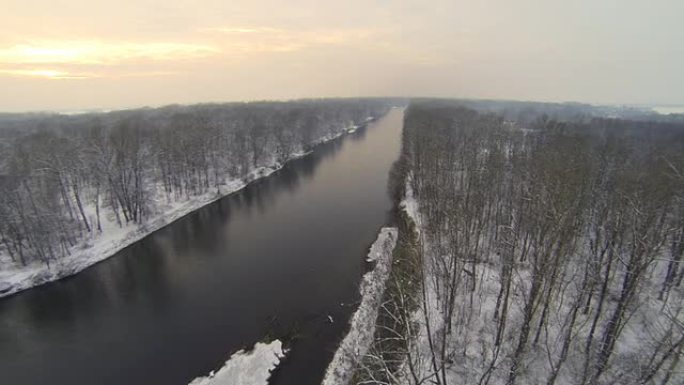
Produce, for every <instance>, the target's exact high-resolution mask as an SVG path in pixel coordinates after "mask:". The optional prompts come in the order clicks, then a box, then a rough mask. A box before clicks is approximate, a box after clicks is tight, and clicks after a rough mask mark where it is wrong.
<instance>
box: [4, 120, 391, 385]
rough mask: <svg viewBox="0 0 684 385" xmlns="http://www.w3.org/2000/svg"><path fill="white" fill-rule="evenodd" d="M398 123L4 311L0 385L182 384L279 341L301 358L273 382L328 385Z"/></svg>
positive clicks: (380, 214)
mask: <svg viewBox="0 0 684 385" xmlns="http://www.w3.org/2000/svg"><path fill="white" fill-rule="evenodd" d="M402 123H403V112H402V110H400V109H394V110H392V111H391V112H390V113H389V114H388V115H386V116H385V117H383V118H381V119H380V120H378V121H377V122H375V123H371V124H370V125H369V126H368V127H367V128H365V129H361V130H359V131H358V132H356V133H355V134H351V135H348V136H346V137H344V138H342V139H339V140H336V141H333V142H331V143H328V144H325V145H322V146H319V148H317V150H316V151H315V152H314V153H313V154H311V155H309V156H307V157H305V158H302V159H299V160H296V161H293V162H291V163H289V164H288V165H287V166H286V167H285V168H283V169H282V170H281V171H279V172H277V173H275V174H273V175H272V176H270V177H268V178H266V179H264V180H261V181H258V182H256V183H253V184H251V185H250V186H248V187H247V188H245V189H244V190H242V191H241V192H239V193H236V194H233V195H231V196H228V197H226V198H223V199H221V200H219V201H217V202H215V203H212V204H210V205H208V206H206V207H204V208H202V209H200V210H198V211H196V212H194V213H192V214H190V215H188V216H186V217H184V218H182V219H180V220H179V221H177V222H174V223H173V224H171V225H170V226H167V227H166V228H164V229H162V230H159V231H157V232H155V233H153V234H152V235H150V236H148V237H146V238H145V239H143V240H141V241H140V242H137V243H135V244H133V245H131V246H130V247H128V248H126V249H124V250H122V251H121V252H119V253H118V254H116V255H115V256H113V257H112V258H109V259H107V260H106V261H104V262H102V263H99V264H97V265H95V266H93V267H91V268H89V269H87V270H85V271H83V272H81V273H79V274H77V275H75V276H73V277H71V278H68V279H64V280H62V281H58V282H54V283H50V284H47V285H44V286H42V287H38V288H35V289H32V290H28V291H26V292H23V293H20V294H18V295H14V296H11V297H9V298H5V299H0V384H3V385H28V384H31V385H33V384H41V385H45V384H49V385H67V384H69V385H79V384H88V385H156V384H163V385H184V384H187V383H189V382H190V381H191V380H192V379H193V378H195V377H197V376H201V375H206V374H207V373H209V371H211V370H212V369H216V368H218V367H220V366H221V365H222V364H223V362H224V361H225V360H226V359H227V358H228V357H229V356H230V355H231V353H233V352H234V351H236V350H239V349H241V348H244V347H248V346H250V345H252V344H254V343H255V342H257V341H259V340H262V339H264V338H269V337H271V338H273V337H275V338H287V339H289V340H290V341H291V348H292V350H291V352H290V353H289V355H288V359H287V360H286V361H285V362H284V363H283V364H282V366H281V368H280V369H279V370H278V372H277V373H276V375H275V376H274V378H273V379H272V381H271V383H273V384H292V385H295V384H296V385H306V384H319V383H320V381H321V379H322V377H323V373H324V371H325V368H326V366H327V364H328V362H329V361H330V360H331V359H332V355H333V353H334V349H335V347H336V345H337V343H338V342H339V340H340V339H341V338H342V337H343V334H344V333H345V331H346V328H347V322H348V319H349V317H350V315H351V313H352V312H353V311H354V309H355V307H356V303H357V301H358V299H359V295H358V284H359V281H360V278H361V276H362V274H363V273H364V272H365V270H366V266H365V263H364V257H365V255H366V252H367V249H368V247H369V246H370V244H371V243H372V242H373V240H374V239H375V237H376V235H377V231H378V230H379V229H380V227H381V226H382V225H383V224H386V223H387V222H388V220H389V217H390V210H391V206H392V202H391V199H390V196H389V194H388V191H387V180H388V174H389V170H390V167H391V165H392V163H393V162H394V161H395V160H396V159H397V158H398V155H399V148H400V139H401V138H400V137H401V128H402ZM328 315H331V316H332V318H333V319H334V322H333V323H330V322H329V321H328Z"/></svg>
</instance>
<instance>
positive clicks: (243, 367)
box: [190, 340, 287, 385]
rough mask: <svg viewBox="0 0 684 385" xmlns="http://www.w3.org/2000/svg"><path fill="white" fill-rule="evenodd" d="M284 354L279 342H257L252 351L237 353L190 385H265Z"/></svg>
mask: <svg viewBox="0 0 684 385" xmlns="http://www.w3.org/2000/svg"><path fill="white" fill-rule="evenodd" d="M285 354H287V352H286V351H285V350H283V344H282V343H281V342H280V341H279V340H275V341H272V342H270V343H263V342H259V343H257V344H256V345H254V349H253V350H252V351H250V352H245V351H244V350H240V351H238V352H237V353H235V354H233V355H232V356H231V357H230V358H229V359H228V361H226V363H225V365H223V366H222V367H221V368H220V369H219V370H218V371H216V372H211V373H209V375H208V376H206V377H198V378H196V379H194V380H193V381H192V382H191V383H190V385H267V384H268V379H269V378H270V377H271V372H273V370H274V369H275V368H277V367H278V365H279V364H280V360H282V359H283V358H284V357H285Z"/></svg>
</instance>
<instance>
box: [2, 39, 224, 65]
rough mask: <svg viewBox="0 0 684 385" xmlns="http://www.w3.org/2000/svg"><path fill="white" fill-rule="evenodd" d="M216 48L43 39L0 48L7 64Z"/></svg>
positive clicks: (186, 53)
mask: <svg viewBox="0 0 684 385" xmlns="http://www.w3.org/2000/svg"><path fill="white" fill-rule="evenodd" d="M218 52H219V50H218V49H217V48H215V47H212V46H208V45H200V44H185V43H129V42H101V41H75V42H42V43H37V44H19V45H15V46H12V47H8V48H4V49H3V48H0V63H4V64H106V65H110V64H117V63H120V62H123V61H128V60H177V59H191V58H200V57H205V56H209V55H212V54H216V53H218Z"/></svg>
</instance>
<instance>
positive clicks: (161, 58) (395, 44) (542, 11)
mask: <svg viewBox="0 0 684 385" xmlns="http://www.w3.org/2000/svg"><path fill="white" fill-rule="evenodd" d="M683 17H684V1H682V0H649V1H647V0H592V1H589V0H572V1H570V0H562V1H560V0H559V1H556V0H480V1H475V0H471V1H459V0H436V1H429V0H398V1H390V0H376V1H373V0H344V1H323V0H315V1H314V0H287V1H283V0H278V1H276V0H265V1H264V0H240V1H231V0H208V1H198V0H163V1H153V0H116V1H114V0H112V1H109V2H103V1H93V0H3V2H2V12H1V13H0V26H2V32H0V89H2V92H0V111H25V110H78V109H90V108H122V107H137V106H144V105H149V106H158V105H164V104H169V103H196V102H210V101H215V102H220V101H233V100H254V99H291V98H302V97H329V96H381V95H387V96H393V95H401V96H403V95H407V96H447V97H449V96H453V97H472V98H505V99H523V100H550V101H569V100H572V101H584V102H593V103H612V104H684V19H683Z"/></svg>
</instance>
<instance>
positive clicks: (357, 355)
mask: <svg viewBox="0 0 684 385" xmlns="http://www.w3.org/2000/svg"><path fill="white" fill-rule="evenodd" d="M396 243H397V229H396V228H394V227H384V228H382V229H381V230H380V234H378V238H377V239H376V240H375V242H374V243H373V245H372V246H371V249H370V252H369V253H368V257H367V259H366V260H367V261H368V262H375V263H376V265H375V268H374V269H373V270H371V271H369V272H368V273H366V274H365V275H364V276H363V280H362V281H361V286H360V289H359V290H360V292H361V304H360V305H359V307H358V309H357V310H356V312H355V313H354V315H353V316H352V319H351V321H350V327H349V333H348V334H347V336H346V337H345V338H344V339H343V340H342V342H341V343H340V346H339V348H338V349H337V351H336V352H335V356H334V357H333V359H332V361H331V362H330V365H329V366H328V369H327V371H326V373H325V378H324V379H323V385H347V384H349V382H350V380H351V378H352V376H353V375H354V368H355V367H356V365H357V363H358V362H359V360H360V359H361V358H362V357H363V356H364V355H365V354H366V352H367V350H368V348H369V346H370V345H371V343H372V342H373V333H374V332H375V321H376V319H377V318H378V309H379V307H380V303H381V301H382V297H383V294H384V292H385V283H386V281H387V278H388V277H389V275H390V271H391V269H392V251H393V250H394V246H395V245H396Z"/></svg>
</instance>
